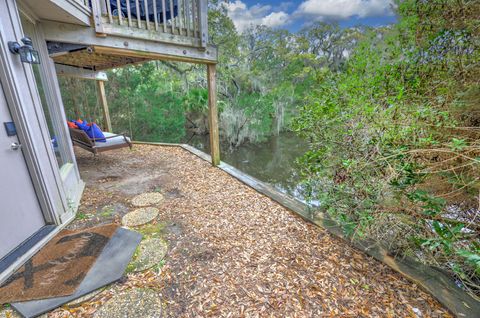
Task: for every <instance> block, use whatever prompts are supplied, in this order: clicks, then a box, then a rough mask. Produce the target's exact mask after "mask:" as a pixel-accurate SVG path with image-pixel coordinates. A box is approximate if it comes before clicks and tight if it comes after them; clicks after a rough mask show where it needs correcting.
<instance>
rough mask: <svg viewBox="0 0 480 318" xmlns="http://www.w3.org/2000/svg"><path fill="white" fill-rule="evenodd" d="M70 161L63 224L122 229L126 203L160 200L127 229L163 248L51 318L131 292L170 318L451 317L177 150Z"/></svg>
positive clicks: (384, 270)
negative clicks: (77, 180) (73, 175)
mask: <svg viewBox="0 0 480 318" xmlns="http://www.w3.org/2000/svg"><path fill="white" fill-rule="evenodd" d="M77 158H78V163H79V167H80V171H81V174H82V177H83V179H84V180H85V181H86V182H87V189H86V191H85V195H84V198H83V201H82V205H81V207H80V211H79V216H81V217H79V218H78V220H76V221H75V222H74V223H73V224H71V226H70V227H71V228H82V227H86V226H91V225H92V224H102V223H108V222H111V221H113V222H117V223H120V221H121V218H122V217H123V216H124V215H125V214H126V213H127V212H129V211H133V210H134V209H135V207H134V206H133V205H132V204H131V200H132V198H134V197H135V196H136V195H138V194H142V193H145V192H159V193H162V194H163V196H164V198H165V199H164V200H163V201H162V202H161V203H159V204H158V205H155V206H154V207H155V208H158V209H159V210H160V212H159V216H158V217H157V219H156V220H155V221H154V222H153V223H152V224H149V225H147V226H144V227H140V228H138V229H137V230H139V231H140V232H142V231H143V232H144V233H146V237H149V236H152V235H153V236H155V237H161V238H162V239H164V240H165V241H166V242H167V243H168V252H167V255H166V257H165V259H164V262H165V263H164V264H162V265H163V266H161V267H159V268H157V269H155V270H147V271H144V272H140V273H138V272H131V273H129V274H127V275H126V276H125V279H124V280H122V281H121V282H120V283H118V284H116V285H114V286H111V287H110V288H108V289H106V290H105V291H103V292H102V293H100V294H97V295H95V296H94V297H92V298H91V299H89V300H87V301H85V302H83V303H81V304H77V305H74V306H66V307H63V308H61V309H58V310H56V311H55V312H53V313H51V314H50V315H49V316H50V317H71V316H74V317H92V316H93V315H94V313H95V312H96V311H97V310H99V308H101V307H102V305H103V304H104V303H105V302H107V301H108V300H109V299H110V298H112V297H113V296H114V295H116V294H118V293H120V292H122V291H125V290H129V289H132V288H147V289H152V290H155V291H156V292H158V295H160V297H161V299H162V302H163V304H164V309H165V310H164V312H163V315H164V316H168V317H451V315H450V314H449V313H448V312H447V310H446V309H444V308H443V307H442V306H441V305H440V304H439V303H438V302H437V301H435V300H434V299H433V298H432V297H431V296H430V295H429V294H427V293H425V292H423V291H422V290H420V289H419V288H418V287H417V286H416V285H415V284H412V283H411V282H409V281H408V280H407V279H405V278H403V277H402V276H400V275H399V274H397V273H396V272H394V271H393V270H391V269H390V268H388V267H387V266H386V265H383V264H382V263H379V262H378V261H376V260H374V259H372V258H370V257H368V256H367V255H365V254H363V253H361V252H359V251H357V250H355V249H354V248H352V247H351V246H350V245H349V244H347V243H346V242H344V241H342V240H340V239H337V238H335V237H333V236H332V235H330V234H329V233H327V232H326V231H325V230H323V229H321V228H318V227H316V226H314V225H311V224H309V223H306V222H305V221H304V220H302V219H301V218H299V217H297V216H296V215H295V214H294V213H292V212H290V211H288V210H287V209H285V208H283V207H282V206H280V205H279V204H277V203H275V202H274V201H272V200H271V199H269V198H267V197H265V196H263V195H261V194H259V193H257V192H256V191H254V190H253V189H251V188H249V187H247V186H245V185H244V184H242V183H240V182H239V181H237V180H236V179H234V178H233V177H231V176H229V175H228V174H226V173H224V172H223V171H221V170H219V169H215V168H213V167H211V166H210V164H209V163H207V162H205V161H203V160H201V159H199V158H198V157H196V156H194V155H193V154H191V153H189V152H187V151H185V150H183V149H181V148H176V147H158V146H140V145H136V146H135V147H134V149H133V150H132V151H129V150H119V151H115V152H111V153H105V154H101V155H99V156H98V157H97V158H93V157H92V156H91V154H89V153H87V152H83V151H81V150H79V151H77ZM106 211H107V212H108V213H107V212H106Z"/></svg>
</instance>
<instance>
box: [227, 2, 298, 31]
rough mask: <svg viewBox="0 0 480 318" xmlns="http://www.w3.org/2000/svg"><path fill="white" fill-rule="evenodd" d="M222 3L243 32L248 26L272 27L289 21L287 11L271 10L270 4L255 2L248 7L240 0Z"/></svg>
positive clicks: (236, 25) (238, 28)
mask: <svg viewBox="0 0 480 318" xmlns="http://www.w3.org/2000/svg"><path fill="white" fill-rule="evenodd" d="M223 5H224V6H225V8H226V9H227V12H228V16H229V17H230V18H231V19H232V20H233V23H234V24H235V27H236V28H237V30H238V31H239V32H243V31H244V30H245V29H247V28H248V27H250V26H256V25H266V26H269V27H272V28H274V27H279V26H282V25H286V24H288V23H289V21H290V17H289V15H288V13H286V12H284V11H277V12H272V11H273V8H272V6H270V5H260V4H256V5H254V6H251V7H248V6H247V5H246V4H245V3H244V2H242V1H241V0H236V1H234V2H228V3H223Z"/></svg>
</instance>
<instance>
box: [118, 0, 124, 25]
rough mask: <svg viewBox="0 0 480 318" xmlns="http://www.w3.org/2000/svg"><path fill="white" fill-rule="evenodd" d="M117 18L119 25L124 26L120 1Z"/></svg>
mask: <svg viewBox="0 0 480 318" xmlns="http://www.w3.org/2000/svg"><path fill="white" fill-rule="evenodd" d="M117 16H118V24H119V25H123V20H122V6H121V5H120V0H117Z"/></svg>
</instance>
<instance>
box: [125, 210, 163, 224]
mask: <svg viewBox="0 0 480 318" xmlns="http://www.w3.org/2000/svg"><path fill="white" fill-rule="evenodd" d="M158 212H159V211H158V209H156V208H141V209H137V210H135V211H133V212H130V213H127V214H125V216H124V217H123V218H122V224H123V225H125V226H128V227H135V226H139V225H143V224H146V223H148V222H150V221H152V220H154V219H155V218H156V217H157V215H158Z"/></svg>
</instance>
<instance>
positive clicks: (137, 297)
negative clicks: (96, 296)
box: [93, 288, 164, 318]
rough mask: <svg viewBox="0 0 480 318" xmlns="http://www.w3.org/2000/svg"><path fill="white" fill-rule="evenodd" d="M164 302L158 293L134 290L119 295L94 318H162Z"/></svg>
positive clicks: (147, 290) (107, 303)
mask: <svg viewBox="0 0 480 318" xmlns="http://www.w3.org/2000/svg"><path fill="white" fill-rule="evenodd" d="M163 316H164V315H163V308H162V301H161V298H160V296H159V295H158V293H157V292H156V291H154V290H151V289H141V288H134V289H130V290H127V291H124V292H122V293H119V294H117V295H115V296H113V297H112V299H110V300H109V301H108V302H106V303H105V304H104V305H103V306H102V307H100V309H99V310H97V312H96V313H95V315H94V316H93V317H94V318H131V317H142V318H161V317H163Z"/></svg>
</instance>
